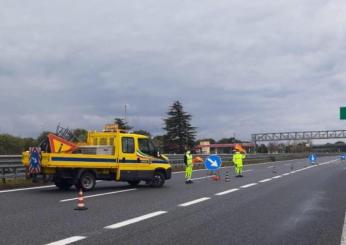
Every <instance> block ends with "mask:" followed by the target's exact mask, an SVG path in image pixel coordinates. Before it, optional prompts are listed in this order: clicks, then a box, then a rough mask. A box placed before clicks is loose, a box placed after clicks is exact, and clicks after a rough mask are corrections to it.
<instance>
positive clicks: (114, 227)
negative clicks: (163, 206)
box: [104, 211, 167, 229]
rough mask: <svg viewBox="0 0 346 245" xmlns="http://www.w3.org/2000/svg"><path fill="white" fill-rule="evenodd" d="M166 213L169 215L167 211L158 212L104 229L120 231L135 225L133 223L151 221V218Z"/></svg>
mask: <svg viewBox="0 0 346 245" xmlns="http://www.w3.org/2000/svg"><path fill="white" fill-rule="evenodd" d="M165 213H167V211H157V212H154V213H150V214H145V215H142V216H139V217H137V218H133V219H129V220H125V221H122V222H119V223H116V224H113V225H109V226H106V227H104V229H118V228H120V227H124V226H127V225H130V224H133V223H137V222H140V221H143V220H146V219H150V218H153V217H156V216H159V215H161V214H165Z"/></svg>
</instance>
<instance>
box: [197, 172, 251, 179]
mask: <svg viewBox="0 0 346 245" xmlns="http://www.w3.org/2000/svg"><path fill="white" fill-rule="evenodd" d="M251 171H253V170H252V169H248V170H244V171H243V173H245V172H251ZM212 176H213V175H209V176H204V177H198V178H193V179H191V180H199V179H207V178H211V177H212Z"/></svg>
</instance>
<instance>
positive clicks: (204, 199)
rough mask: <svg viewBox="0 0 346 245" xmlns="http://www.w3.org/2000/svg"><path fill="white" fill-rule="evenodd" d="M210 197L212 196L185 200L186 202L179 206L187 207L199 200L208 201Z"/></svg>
mask: <svg viewBox="0 0 346 245" xmlns="http://www.w3.org/2000/svg"><path fill="white" fill-rule="evenodd" d="M209 199H210V197H203V198H199V199H196V200H193V201H190V202H185V203H182V204H179V205H178V206H179V207H187V206H190V205H193V204H196V203H199V202H204V201H207V200H209Z"/></svg>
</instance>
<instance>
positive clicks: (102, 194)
mask: <svg viewBox="0 0 346 245" xmlns="http://www.w3.org/2000/svg"><path fill="white" fill-rule="evenodd" d="M134 190H137V189H136V188H135V189H126V190H121V191H112V192H106V193H101V194H95V195H90V196H84V199H87V198H93V197H99V196H107V195H112V194H118V193H122V192H128V191H134ZM77 199H78V197H76V198H70V199H64V200H60V202H69V201H74V200H77Z"/></svg>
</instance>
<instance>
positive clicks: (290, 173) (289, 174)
mask: <svg viewBox="0 0 346 245" xmlns="http://www.w3.org/2000/svg"><path fill="white" fill-rule="evenodd" d="M290 174H291V173H285V174H283V175H282V176H287V175H290Z"/></svg>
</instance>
